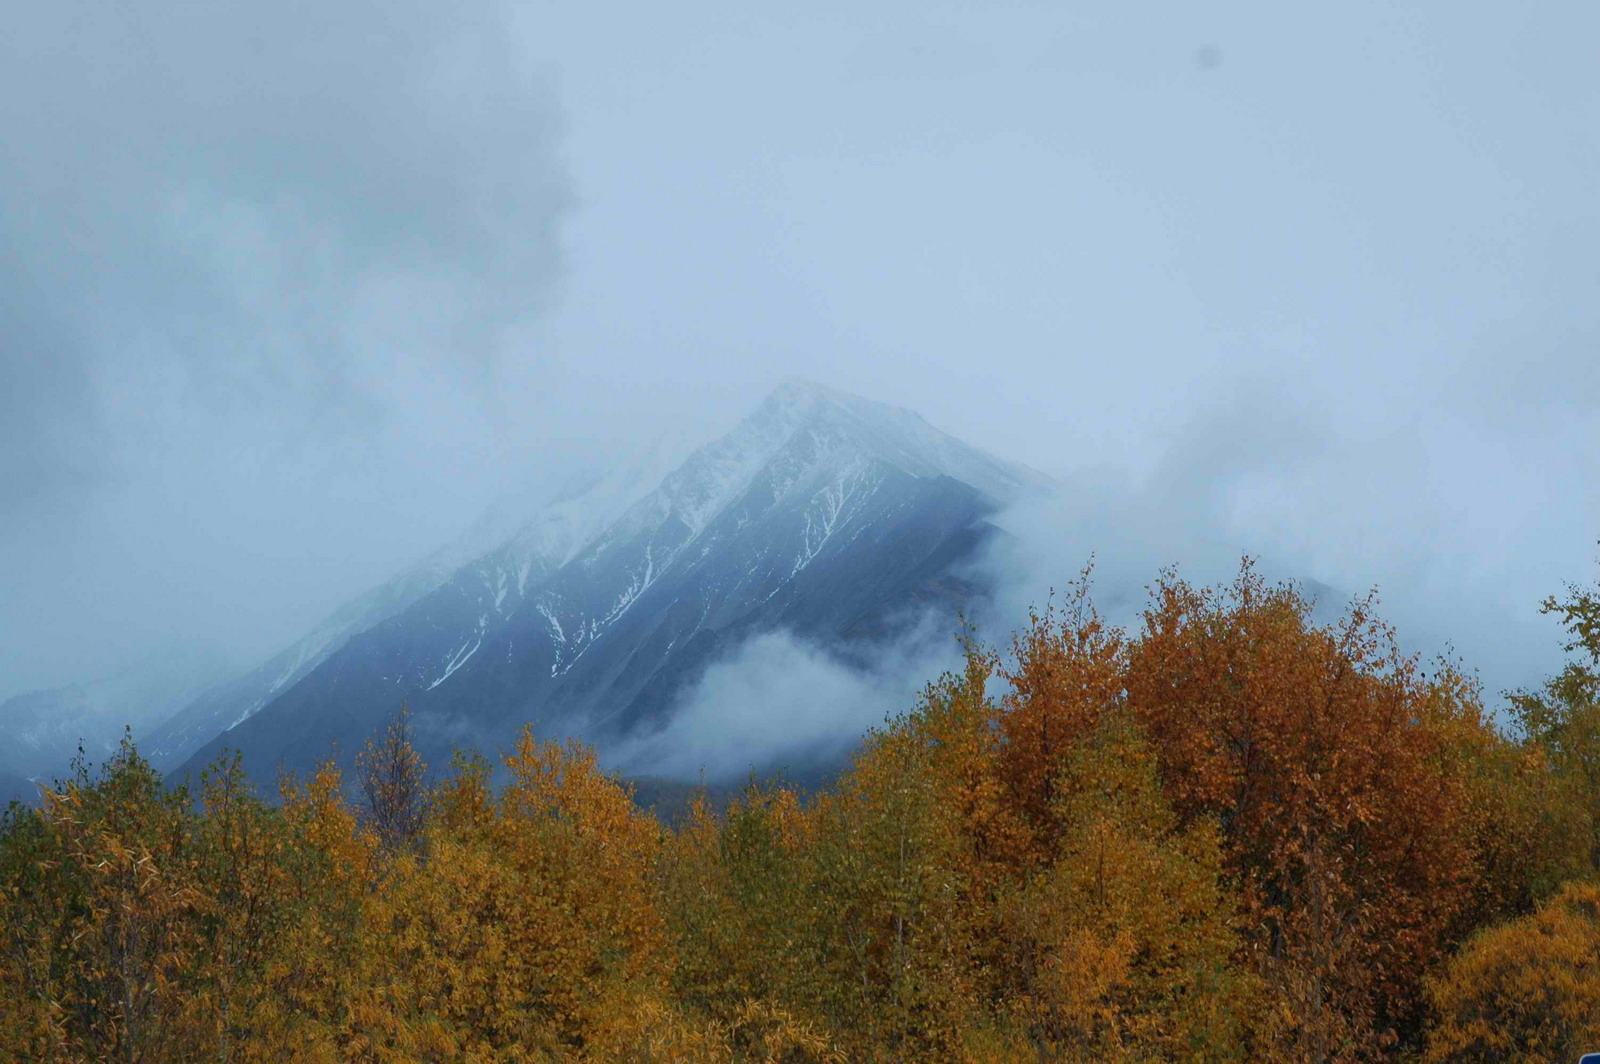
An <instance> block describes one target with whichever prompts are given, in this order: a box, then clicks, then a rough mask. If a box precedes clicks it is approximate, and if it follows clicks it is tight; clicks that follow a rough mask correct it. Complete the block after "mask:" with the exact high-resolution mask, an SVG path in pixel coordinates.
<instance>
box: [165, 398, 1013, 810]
mask: <svg viewBox="0 0 1600 1064" xmlns="http://www.w3.org/2000/svg"><path fill="white" fill-rule="evenodd" d="M625 479H626V478H625ZM637 481H638V478H637V477H634V478H632V479H631V480H630V481H629V482H630V483H637ZM1043 486H1044V483H1043V481H1042V479H1041V478H1039V477H1038V476H1037V475H1036V474H1032V473H1031V472H1029V471H1027V470H1024V469H1020V468H1018V467H1014V466H1010V465H1007V464H1005V463H1001V462H999V461H997V460H995V459H992V458H990V457H988V456H987V455H983V454H981V453H979V452H977V451H974V450H971V449H970V448H967V447H965V446H964V445H962V444H960V443H959V442H957V441H955V440H953V439H951V438H950V437H948V436H945V435H944V434H942V433H939V432H938V431H937V430H934V429H933V428H931V427H930V426H928V425H927V424H926V423H925V422H923V421H921V419H919V418H917V417H916V416H915V415H912V414H909V413H907V412H905V411H901V410H897V409H894V408H890V407H885V406H881V405H879V404H875V403H869V402H866V401H864V400H860V399H855V398H853V397H849V396H843V395H839V394H837V393H833V392H829V391H826V390H823V389H819V388H815V387H809V386H788V387H785V388H784V389H780V390H779V391H778V392H777V393H775V394H774V395H773V396H772V397H771V398H770V399H769V400H768V401H767V402H766V403H765V404H763V405H762V407H761V408H760V409H759V410H757V411H756V413H755V414H753V415H752V416H751V417H750V418H748V419H747V420H746V421H745V422H744V423H742V424H741V425H740V426H739V427H738V428H737V429H735V430H734V432H733V433H731V434H729V435H728V436H727V437H724V438H723V439H721V440H718V441H716V442H714V443H712V444H710V445H708V446H706V447H703V448H701V449H700V450H699V451H696V452H695V453H694V454H693V455H691V456H690V458H689V459H688V460H687V461H686V462H684V463H683V464H682V465H680V466H678V467H677V468H676V469H674V470H673V471H672V472H670V473H669V474H667V475H666V476H665V477H664V478H663V479H661V480H660V481H659V484H658V485H657V486H655V487H654V490H649V491H647V492H645V493H643V494H642V497H638V498H637V499H636V501H631V505H627V506H625V507H624V506H619V505H618V501H619V499H623V498H625V496H626V493H625V492H623V493H619V492H617V491H614V490H610V489H607V490H604V491H600V492H599V493H598V494H593V493H591V495H592V497H591V496H579V497H577V498H574V499H570V500H567V501H565V502H563V503H561V504H558V506H557V507H555V508H553V509H552V512H553V513H555V514H556V517H554V518H553V517H552V515H551V514H550V513H547V514H544V515H541V516H540V517H539V518H536V519H535V520H534V521H533V522H530V523H528V524H527V525H526V526H524V527H523V528H521V529H519V530H517V531H516V532H515V533H513V534H512V535H511V536H509V537H508V538H507V539H506V541H505V542H503V543H501V544H499V545H497V546H495V547H494V548H493V549H490V550H487V551H485V552H484V553H483V554H482V555H481V556H479V557H477V558H474V559H473V560H471V561H470V562H468V563H467V564H465V565H463V566H461V567H460V568H459V569H458V570H457V571H456V572H455V573H454V574H453V575H452V576H451V577H450V578H448V579H447V580H444V581H443V582H442V583H440V584H439V585H438V586H437V587H435V588H433V589H432V590H431V591H428V592H427V593H426V594H423V595H421V596H420V597H417V598H416V599H415V600H414V601H413V602H411V603H410V604H409V605H406V606H405V607H404V608H403V609H400V610H399V611H398V612H396V613H395V614H394V615H392V616H390V617H388V618H387V619H385V620H383V621H381V622H379V623H377V624H375V625H373V626H371V627H369V628H367V629H366V630H365V631H362V632H360V633H359V634H356V635H354V636H353V637H351V638H349V639H348V641H346V642H344V643H343V644H342V645H341V646H340V647H339V648H338V649H336V650H332V651H331V652H330V653H328V654H327V655H326V656H325V657H323V658H322V660H320V661H319V662H317V663H315V664H314V666H313V667H311V668H309V669H308V671H306V672H305V673H304V674H303V675H301V676H299V677H296V678H295V679H294V681H293V682H292V683H289V684H287V685H286V686H285V688H284V689H283V690H282V691H281V692H279V693H277V694H276V695H275V697H273V698H272V699H271V700H270V701H268V702H267V703H266V704H265V706H264V708H262V709H260V711H259V712H256V713H254V714H253V715H250V716H248V718H247V719H245V720H243V721H242V722H240V723H238V724H236V725H235V726H234V727H232V728H231V730H229V731H226V732H224V733H222V734H221V735H219V736H217V737H216V738H215V739H213V740H212V741H211V742H209V743H207V744H206V745H205V746H203V747H201V748H200V749H199V751H198V753H196V754H195V755H194V756H193V757H191V758H190V759H189V760H188V762H187V763H186V765H185V769H186V770H190V771H192V770H196V769H198V768H199V767H201V766H202V765H204V764H205V763H207V762H208V761H209V760H211V759H212V758H213V757H215V756H216V755H217V754H218V753H219V752H220V751H221V750H222V749H223V748H233V749H237V750H239V751H241V752H242V754H243V757H244V760H245V765H246V768H247V769H248V770H249V771H250V773H251V775H252V777H254V778H256V779H258V780H263V779H271V778H272V776H273V775H274V774H275V773H276V772H277V771H278V770H279V769H281V768H288V769H292V770H296V771H304V770H306V769H307V768H309V767H310V766H312V765H313V764H315V763H316V762H317V761H319V760H321V759H322V758H324V757H326V756H328V755H329V754H330V753H333V754H334V755H335V756H336V757H337V758H338V759H339V760H341V761H348V760H349V758H350V757H351V756H352V754H353V752H354V751H355V750H357V749H359V747H360V746H361V744H362V743H363V742H364V741H365V740H366V739H367V737H368V736H369V735H371V734H372V733H373V731H374V730H375V729H376V728H378V727H379V726H381V724H382V723H383V722H384V721H385V720H386V719H387V718H388V717H389V716H390V715H391V714H393V713H394V712H396V711H397V710H398V709H399V708H400V706H401V705H406V706H408V707H410V709H411V711H412V714H413V720H414V725H415V730H416V734H417V736H418V739H419V745H420V746H421V747H422V750H423V754H424V756H425V757H426V758H427V759H428V760H429V761H430V762H431V763H433V764H444V763H445V762H447V761H448V758H449V754H450V751H451V749H452V748H456V747H463V746H476V747H479V748H482V749H486V750H492V749H494V748H495V747H497V746H501V745H504V744H506V743H508V742H509V741H510V740H511V739H512V738H513V737H514V735H515V734H516V732H517V731H519V730H520V729H521V728H522V726H523V725H524V724H526V723H532V724H533V726H534V728H535V730H536V732H538V733H539V734H541V735H544V736H558V735H580V736H582V737H584V738H586V739H588V740H589V741H591V742H594V743H596V744H597V745H599V746H600V747H601V748H602V750H604V749H605V748H606V747H607V746H608V745H610V744H613V743H618V742H621V741H623V740H626V739H628V738H633V737H637V736H639V735H641V734H644V733H648V732H651V731H653V730H655V729H657V728H659V727H661V726H662V725H663V724H664V723H665V722H666V720H667V719H668V718H669V716H670V715H671V713H672V712H673V710H674V709H675V708H676V706H677V705H678V704H679V699H680V697H681V695H682V694H683V693H684V691H685V689H686V688H687V687H688V686H689V685H691V684H693V682H694V681H695V680H696V679H697V678H698V677H699V675H700V674H701V673H702V672H703V670H704V669H705V667H706V666H707V664H708V663H710V662H712V661H714V660H716V659H717V658H718V657H719V656H720V655H723V654H726V653H729V652H730V651H731V650H732V649H733V648H735V647H737V646H738V645H740V644H741V643H742V642H743V641H744V640H746V639H748V638H749V637H751V636H753V635H756V634H759V633H762V632H768V631H774V630H784V631H787V632H790V633H793V634H794V635H796V636H799V637H801V638H804V639H806V640H807V641H810V642H813V643H817V644H820V645H823V646H830V647H835V648H840V649H841V650H842V651H844V652H846V653H849V652H851V651H854V652H856V653H860V654H865V653H868V651H867V650H866V649H865V648H867V647H869V646H870V645H871V644H873V643H874V642H879V641H882V640H886V639H890V638H892V637H894V636H895V635H896V634H897V632H899V631H900V630H901V629H902V628H904V627H905V626H906V625H908V624H910V623H913V622H914V621H916V620H917V619H920V618H924V617H925V616H926V615H927V613H928V612H929V611H933V612H934V613H935V614H936V615H938V617H939V618H940V619H941V621H942V622H943V623H945V624H947V625H948V626H949V627H950V628H952V629H953V627H954V624H955V614H956V612H957V610H959V609H962V608H964V607H967V606H968V605H969V604H970V603H971V602H972V600H973V599H974V598H975V597H979V596H982V595H983V594H985V591H986V589H985V588H983V587H980V586H978V585H976V584H974V583H973V582H972V581H971V580H969V579H965V578H962V577H960V576H958V575H956V574H957V573H959V572H961V571H962V568H963V563H966V562H968V561H970V560H971V559H973V557H974V556H975V555H976V553H977V552H978V551H979V550H980V549H981V548H982V546H983V545H984V543H985V541H986V539H987V538H988V537H990V536H992V535H995V534H996V531H995V529H994V528H993V526H991V525H990V524H989V523H988V522H987V518H988V516H989V515H991V514H992V513H994V511H995V510H996V509H997V508H998V507H999V506H1001V505H1002V504H1003V503H1005V502H1007V501H1010V500H1011V499H1013V498H1016V497H1017V496H1018V495H1020V494H1023V493H1026V492H1029V491H1034V490H1040V489H1041V488H1042V487H1043ZM613 514H615V516H613ZM552 522H554V524H553V523H552ZM552 528H558V529H561V530H565V531H563V532H562V534H560V535H552V533H551V530H552ZM774 726H775V727H777V726H781V725H780V724H779V722H775V725H774Z"/></svg>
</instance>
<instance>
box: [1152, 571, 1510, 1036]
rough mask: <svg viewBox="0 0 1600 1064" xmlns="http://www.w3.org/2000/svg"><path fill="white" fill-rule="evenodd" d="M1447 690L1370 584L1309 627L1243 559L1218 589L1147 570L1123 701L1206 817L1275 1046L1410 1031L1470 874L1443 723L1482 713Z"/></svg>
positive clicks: (1176, 803) (1460, 786)
mask: <svg viewBox="0 0 1600 1064" xmlns="http://www.w3.org/2000/svg"><path fill="white" fill-rule="evenodd" d="M1461 694H1462V692H1461V691H1460V690H1459V689H1455V688H1448V689H1440V688H1438V687H1430V686H1429V684H1428V683H1427V682H1426V681H1425V680H1424V679H1423V678H1422V677H1421V676H1420V674H1419V670H1418V669H1417V667H1416V663H1415V661H1414V660H1412V659H1409V658H1406V657H1404V656H1402V655H1401V654H1400V652H1399V651H1398V649H1397V648H1396V645H1395V640H1394V633H1393V631H1392V630H1391V629H1389V628H1388V627H1386V626H1385V625H1383V624H1382V623H1381V622H1379V621H1378V620H1376V618H1375V616H1374V615H1373V610H1372V604H1371V602H1370V600H1369V601H1368V602H1366V603H1360V602H1358V603H1356V604H1354V605H1353V606H1352V607H1351V608H1350V610H1349V612H1348V613H1347V615H1346V617H1345V619H1344V621H1343V622H1342V623H1341V624H1340V625H1339V626H1337V627H1335V628H1324V627H1318V626H1316V625H1313V624H1312V623H1311V621H1310V607H1309V604H1308V603H1307V602H1306V601H1305V600H1304V599H1303V598H1302V597H1301V596H1300V595H1299V594H1298V592H1297V591H1296V590H1295V588H1293V587H1292V586H1278V587H1272V586H1268V585H1267V584H1266V583H1265V581H1263V580H1262V579H1261V577H1260V576H1259V575H1258V574H1257V573H1256V572H1255V570H1254V568H1253V566H1252V565H1250V564H1249V563H1248V562H1246V564H1245V565H1244V566H1243V567H1242V568H1241V571H1240V573H1239V576H1238V578H1237V579H1236V580H1235V581H1234V583H1233V584H1232V586H1231V587H1229V588H1227V589H1225V590H1222V591H1217V590H1210V589H1205V590H1196V589H1195V588H1193V587H1191V586H1190V585H1188V584H1187V583H1185V582H1184V581H1182V580H1179V579H1177V578H1176V577H1175V576H1173V575H1172V574H1170V573H1169V574H1164V575H1163V577H1162V578H1161V580H1160V581H1159V582H1158V584H1157V585H1156V587H1155V589H1154V592H1153V600H1152V602H1151V605H1150V606H1149V608H1148V609H1147V610H1146V613H1145V619H1144V631H1143V633H1142V634H1141V637H1140V639H1139V640H1138V642H1137V644H1136V645H1135V646H1134V647H1133V649H1132V651H1131V653H1130V659H1129V668H1128V674H1127V699H1128V705H1129V708H1130V710H1131V711H1132V713H1133V715H1134V717H1135V719H1137V720H1138V721H1139V722H1140V723H1141V724H1142V726H1143V727H1144V729H1145V731H1146V733H1147V735H1148V736H1149V739H1150V742H1151V744H1152V746H1153V748H1154V749H1155V751H1156V754H1157V757H1158V760H1159V763H1160V765H1161V774H1162V780H1163V786H1164V789H1165V791H1166V793H1167V795H1168V797H1169V799H1170V800H1171V802H1172V805H1173V809H1174V811H1175V812H1176V813H1177V814H1178V816H1179V819H1180V821H1181V822H1183V823H1194V822H1196V821H1197V820H1199V819H1202V818H1204V819H1209V820H1212V821H1214V822H1215V823H1216V824H1217V825H1218V826H1219V827H1220V830H1221V833H1222V840H1223V847H1224V854H1225V856H1226V860H1227V865H1228V870H1229V874H1230V876H1231V877H1232V878H1233V880H1234V881H1235V882H1236V883H1237V886H1238V889H1239V891H1240V894H1241V898H1242V901H1243V905H1244V914H1245V925H1244V926H1245V932H1246V939H1245V943H1246V950H1247V952H1248V954H1249V955H1250V956H1251V957H1252V958H1253V959H1254V963H1255V965H1256V967H1257V970H1258V971H1260V972H1261V973H1262V975H1263V976H1264V977H1265V978H1266V979H1267V981H1268V985H1269V987H1270V988H1271V990H1272V991H1273V993H1274V994H1275V995H1276V996H1277V998H1278V1000H1279V1001H1280V1002H1281V1012H1280V1013H1279V1015H1280V1018H1281V1021H1282V1022H1281V1026H1280V1029H1279V1032H1278V1035H1277V1045H1278V1047H1279V1048H1278V1050H1277V1052H1280V1053H1282V1054H1285V1055H1292V1056H1294V1057H1296V1058H1298V1059H1306V1060H1330V1059H1346V1058H1358V1057H1367V1056H1371V1055H1373V1054H1375V1053H1377V1052H1378V1051H1379V1050H1381V1049H1382V1048H1383V1047H1384V1046H1386V1045H1392V1044H1394V1043H1395V1042H1396V1040H1397V1039H1402V1040H1411V1039H1414V1038H1415V1037H1416V1035H1417V1031H1418V1029H1419V1025H1420V1022H1421V1016H1422V998H1421V976H1422V973H1423V972H1425V971H1426V970H1427V969H1428V968H1429V967H1430V966H1431V965H1432V964H1434V963H1435V962H1436V961H1437V959H1438V958H1439V957H1440V956H1441V953H1442V951H1443V950H1444V949H1445V948H1447V946H1448V945H1449V941H1448V935H1449V932H1450V931H1451V929H1452V928H1453V927H1454V926H1455V920H1456V917H1457V915H1458V914H1459V913H1460V911H1461V910H1462V908H1463V907H1464V906H1466V905H1467V904H1468V902H1469V899H1470V897H1471V895H1472V891H1473V888H1474V884H1475V880H1476V876H1477V871H1476V854H1475V852H1474V849H1473V842H1472V840H1473V833H1472V830H1471V823H1470V817H1469V815H1468V810H1469V800H1470V790H1469V787H1468V774H1469V773H1468V768H1467V766H1466V765H1465V764H1463V763H1462V761H1461V759H1460V758H1459V757H1458V756H1455V754H1456V749H1457V748H1456V746H1455V745H1453V744H1452V743H1450V742H1446V741H1444V738H1443V735H1444V731H1445V729H1444V728H1443V725H1444V724H1445V723H1448V724H1449V725H1450V728H1451V729H1455V730H1459V729H1461V728H1476V729H1482V728H1484V727H1486V725H1485V724H1484V722H1483V720H1482V710H1481V707H1480V706H1479V705H1477V704H1476V703H1475V702H1474V701H1472V700H1470V699H1465V698H1462V697H1460V696H1461Z"/></svg>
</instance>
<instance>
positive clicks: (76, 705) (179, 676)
mask: <svg viewBox="0 0 1600 1064" xmlns="http://www.w3.org/2000/svg"><path fill="white" fill-rule="evenodd" d="M228 672H229V666H228V664H227V663H226V662H225V660H224V659H223V657H222V656H221V655H220V654H219V653H216V652H212V651H207V650H205V649H203V648H196V649H189V650H185V651H183V652H176V651H174V652H169V653H164V654H158V655H154V656H151V657H149V658H147V659H145V660H144V661H141V662H139V663H137V664H136V665H133V666H131V667H129V668H127V669H124V670H123V671H121V672H119V673H117V674H115V675H113V676H109V677H105V678H102V679H99V680H95V681H93V682H90V683H84V684H73V685H70V686H67V687H57V688H52V689H49V690H42V691H30V692H26V693H24V694H19V695H17V696H15V697H13V698H8V699H6V700H5V701H4V702H0V729H3V736H4V738H3V740H0V801H4V800H6V799H8V798H9V797H12V796H16V795H17V794H19V793H20V794H21V795H22V796H25V797H31V796H32V793H33V788H32V785H31V784H30V783H27V782H26V781H31V780H35V779H37V780H41V781H44V782H49V781H50V780H53V779H56V778H59V777H62V776H64V775H65V774H66V771H67V767H68V765H69V763H70V762H71V761H72V759H73V758H74V757H76V756H77V754H78V751H79V750H80V749H81V750H82V751H83V754H84V756H85V758H87V759H88V760H89V761H91V762H99V761H101V760H103V759H104V758H105V756H106V755H107V754H109V753H111V752H112V751H113V750H115V749H116V747H117V743H118V742H119V741H120V740H121V738H122V735H123V731H124V729H125V728H131V729H132V730H133V732H134V735H135V736H136V737H137V736H140V735H142V734H144V732H145V730H146V729H147V728H150V727H153V726H155V725H156V724H157V723H158V722H159V721H162V720H163V719H165V718H167V717H168V716H170V715H171V714H172V712H173V710H174V708H175V707H178V706H182V705H184V704H185V703H187V702H188V701H189V700H190V699H192V698H194V697H195V696H196V695H197V694H198V693H199V692H201V691H204V690H206V689H208V688H210V687H211V686H212V685H213V684H216V683H217V682H219V681H220V680H221V679H222V678H223V677H225V676H226V675H228Z"/></svg>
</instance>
